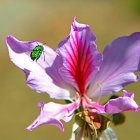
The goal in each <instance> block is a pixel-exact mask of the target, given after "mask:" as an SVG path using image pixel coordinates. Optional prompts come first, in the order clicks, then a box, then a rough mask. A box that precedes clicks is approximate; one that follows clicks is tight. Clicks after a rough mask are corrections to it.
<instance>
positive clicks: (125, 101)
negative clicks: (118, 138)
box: [105, 90, 139, 114]
mask: <svg viewBox="0 0 140 140" xmlns="http://www.w3.org/2000/svg"><path fill="white" fill-rule="evenodd" d="M123 92H124V96H123V97H119V98H116V99H111V100H110V101H109V102H108V103H107V104H105V112H106V113H110V114H114V113H120V112H123V111H127V110H132V111H135V112H138V110H139V106H138V105H137V104H136V102H135V101H134V93H128V92H127V91H125V90H124V91H123Z"/></svg>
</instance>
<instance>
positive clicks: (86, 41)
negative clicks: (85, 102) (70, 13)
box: [57, 18, 102, 94]
mask: <svg viewBox="0 0 140 140" xmlns="http://www.w3.org/2000/svg"><path fill="white" fill-rule="evenodd" d="M95 41H96V37H95V35H94V34H93V33H92V31H91V29H90V27H89V26H88V25H85V24H79V23H78V22H76V19H75V18H74V21H73V23H72V25H71V31H70V35H69V36H68V37H67V38H66V39H64V40H63V41H62V42H60V44H59V45H58V49H57V52H58V53H59V54H60V55H61V56H62V58H63V60H64V64H63V67H62V68H61V69H60V74H61V75H63V76H62V77H63V78H64V80H65V81H66V82H68V83H70V84H72V85H73V86H74V87H76V88H77V90H78V92H79V93H80V94H84V93H85V92H86V88H87V86H88V84H89V82H90V80H91V79H90V78H91V76H92V77H95V74H96V72H97V71H98V68H99V66H100V64H101V61H102V55H101V53H99V52H98V50H97V47H96V44H95Z"/></svg>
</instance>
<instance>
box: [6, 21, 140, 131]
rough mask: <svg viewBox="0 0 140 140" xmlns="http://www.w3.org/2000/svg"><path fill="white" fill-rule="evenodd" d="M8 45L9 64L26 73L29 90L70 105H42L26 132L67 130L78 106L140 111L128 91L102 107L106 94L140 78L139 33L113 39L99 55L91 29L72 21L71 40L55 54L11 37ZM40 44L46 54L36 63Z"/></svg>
mask: <svg viewBox="0 0 140 140" xmlns="http://www.w3.org/2000/svg"><path fill="white" fill-rule="evenodd" d="M6 44H7V47H8V51H9V56H10V59H11V61H12V62H13V63H14V64H15V65H16V66H18V67H19V68H20V69H21V70H23V71H24V72H25V74H26V82H27V85H28V86H29V87H30V88H32V89H34V90H36V91H37V92H38V93H41V92H46V93H48V94H49V95H50V97H51V98H55V99H63V100H71V101H72V103H70V104H66V105H64V104H63V105H62V104H56V103H53V102H50V103H47V104H44V103H39V106H40V108H41V111H40V114H39V115H38V117H37V119H36V120H35V121H34V122H33V123H32V124H31V125H30V126H29V127H28V128H27V130H32V129H34V128H36V127H37V126H39V125H42V124H50V125H55V126H57V127H59V128H60V129H61V130H62V131H64V127H63V124H62V123H61V122H60V120H64V121H65V122H68V121H70V120H71V118H72V116H73V114H74V111H75V110H76V109H78V108H79V107H80V106H83V108H84V110H88V111H90V112H95V113H119V112H122V111H127V110H133V111H135V112H137V111H138V109H139V107H138V105H137V104H136V102H135V101H134V94H133V93H128V92H127V91H123V92H124V96H123V97H118V98H116V99H111V100H110V101H109V102H107V103H106V104H105V105H103V106H102V105H99V101H100V99H101V97H102V96H103V95H108V94H112V93H115V92H118V91H120V90H121V89H122V88H123V87H124V86H126V85H127V84H130V83H133V82H137V81H138V78H139V76H137V75H135V74H134V72H136V71H139V70H140V33H138V32H137V33H134V34H132V35H130V36H126V37H120V38H118V39H116V40H114V41H113V42H111V43H110V44H109V45H107V47H106V48H105V50H104V52H103V54H101V53H100V52H99V51H98V50H97V46H96V37H95V35H94V34H93V33H92V31H91V29H90V27H89V26H88V25H85V24H79V23H78V22H76V19H75V18H74V21H73V23H72V25H71V31H70V34H69V36H68V37H67V38H65V39H64V40H62V41H61V42H60V43H59V45H58V47H57V49H56V51H54V50H53V49H51V48H50V47H48V46H46V45H44V44H42V43H40V42H39V41H37V40H35V41H31V42H22V41H18V40H17V39H16V38H14V37H12V36H8V37H7V39H6ZM38 45H41V46H43V47H44V50H43V52H42V54H41V56H40V57H39V59H38V60H37V61H33V60H32V59H31V56H30V54H31V52H32V51H33V49H34V48H35V47H36V46H38ZM94 97H98V100H97V101H95V102H93V101H92V100H91V99H92V98H94Z"/></svg>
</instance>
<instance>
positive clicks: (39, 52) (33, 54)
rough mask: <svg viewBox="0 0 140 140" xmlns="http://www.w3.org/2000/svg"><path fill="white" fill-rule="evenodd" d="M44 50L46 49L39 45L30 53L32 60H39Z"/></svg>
mask: <svg viewBox="0 0 140 140" xmlns="http://www.w3.org/2000/svg"><path fill="white" fill-rule="evenodd" d="M43 50H44V47H43V46H41V45H37V46H36V47H35V48H34V49H33V50H32V52H31V53H30V57H31V59H32V60H33V61H34V60H36V61H37V60H38V59H39V58H40V56H41V55H42V52H43Z"/></svg>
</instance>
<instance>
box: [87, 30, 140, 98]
mask: <svg viewBox="0 0 140 140" xmlns="http://www.w3.org/2000/svg"><path fill="white" fill-rule="evenodd" d="M139 63H140V33H138V32H137V33H134V34H132V35H130V36H126V37H120V38H118V39H116V40H114V41H113V42H112V43H110V44H109V45H108V46H107V47H106V48H105V50H104V53H103V63H102V65H101V68H100V71H99V73H98V74H97V76H96V79H94V81H93V83H92V85H91V86H90V89H89V93H88V96H89V97H90V98H91V97H97V96H99V93H100V90H102V95H107V94H112V93H114V92H118V91H120V90H121V89H122V87H124V86H126V85H127V84H130V83H132V82H136V81H137V80H138V78H139V77H138V76H136V75H135V74H134V72H136V71H139ZM98 83H100V86H99V84H98ZM93 92H94V94H93Z"/></svg>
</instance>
